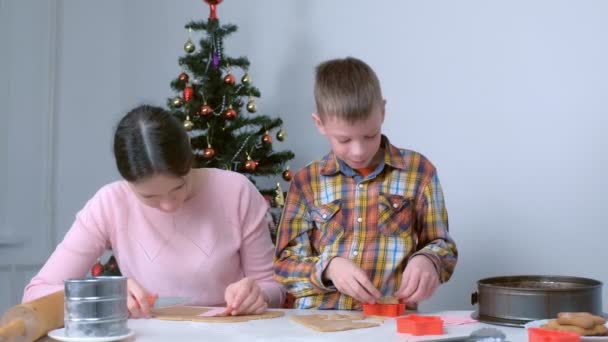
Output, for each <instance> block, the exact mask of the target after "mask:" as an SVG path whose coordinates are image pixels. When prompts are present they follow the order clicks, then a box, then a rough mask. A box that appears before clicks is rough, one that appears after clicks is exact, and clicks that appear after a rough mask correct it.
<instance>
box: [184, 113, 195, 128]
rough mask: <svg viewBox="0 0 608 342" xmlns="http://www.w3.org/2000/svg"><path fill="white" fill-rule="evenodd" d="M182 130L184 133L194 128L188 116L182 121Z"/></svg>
mask: <svg viewBox="0 0 608 342" xmlns="http://www.w3.org/2000/svg"><path fill="white" fill-rule="evenodd" d="M184 128H185V129H186V131H191V130H192V129H193V128H194V122H192V121H190V116H186V120H185V121H184Z"/></svg>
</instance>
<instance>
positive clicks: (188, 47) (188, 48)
mask: <svg viewBox="0 0 608 342" xmlns="http://www.w3.org/2000/svg"><path fill="white" fill-rule="evenodd" d="M194 50H196V46H194V43H193V42H192V39H190V38H188V40H187V41H186V43H185V44H184V51H186V53H193V52H194Z"/></svg>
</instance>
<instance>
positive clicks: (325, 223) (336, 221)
mask: <svg viewBox="0 0 608 342" xmlns="http://www.w3.org/2000/svg"><path fill="white" fill-rule="evenodd" d="M340 208H341V200H335V201H333V202H330V203H327V204H323V205H320V206H317V207H314V208H313V209H312V210H311V219H312V221H313V222H314V224H315V227H316V229H314V231H313V240H315V241H318V246H319V247H320V249H321V250H322V249H323V248H324V247H325V246H328V245H331V244H333V243H334V242H335V241H336V239H338V238H339V237H340V236H342V235H343V234H344V229H343V227H342V221H343V220H342V216H343V215H342V211H341V210H340Z"/></svg>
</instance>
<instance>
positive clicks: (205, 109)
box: [199, 104, 213, 116]
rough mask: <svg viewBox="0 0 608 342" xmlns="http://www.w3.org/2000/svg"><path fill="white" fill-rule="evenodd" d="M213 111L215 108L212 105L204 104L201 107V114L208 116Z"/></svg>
mask: <svg viewBox="0 0 608 342" xmlns="http://www.w3.org/2000/svg"><path fill="white" fill-rule="evenodd" d="M211 113H213V109H212V108H211V106H209V105H206V104H205V105H202V106H201V109H200V113H199V114H200V115H202V116H207V115H210V114H211Z"/></svg>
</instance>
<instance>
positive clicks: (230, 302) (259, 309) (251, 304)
mask: <svg viewBox="0 0 608 342" xmlns="http://www.w3.org/2000/svg"><path fill="white" fill-rule="evenodd" d="M224 299H225V300H226V314H227V315H233V316H235V315H245V314H262V313H264V312H265V311H266V309H268V304H267V303H266V298H265V297H264V292H263V291H262V289H260V287H259V286H258V284H257V283H256V282H255V280H253V279H251V278H243V279H241V280H239V281H237V282H236V283H232V284H230V285H228V287H227V288H226V292H225V293H224Z"/></svg>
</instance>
